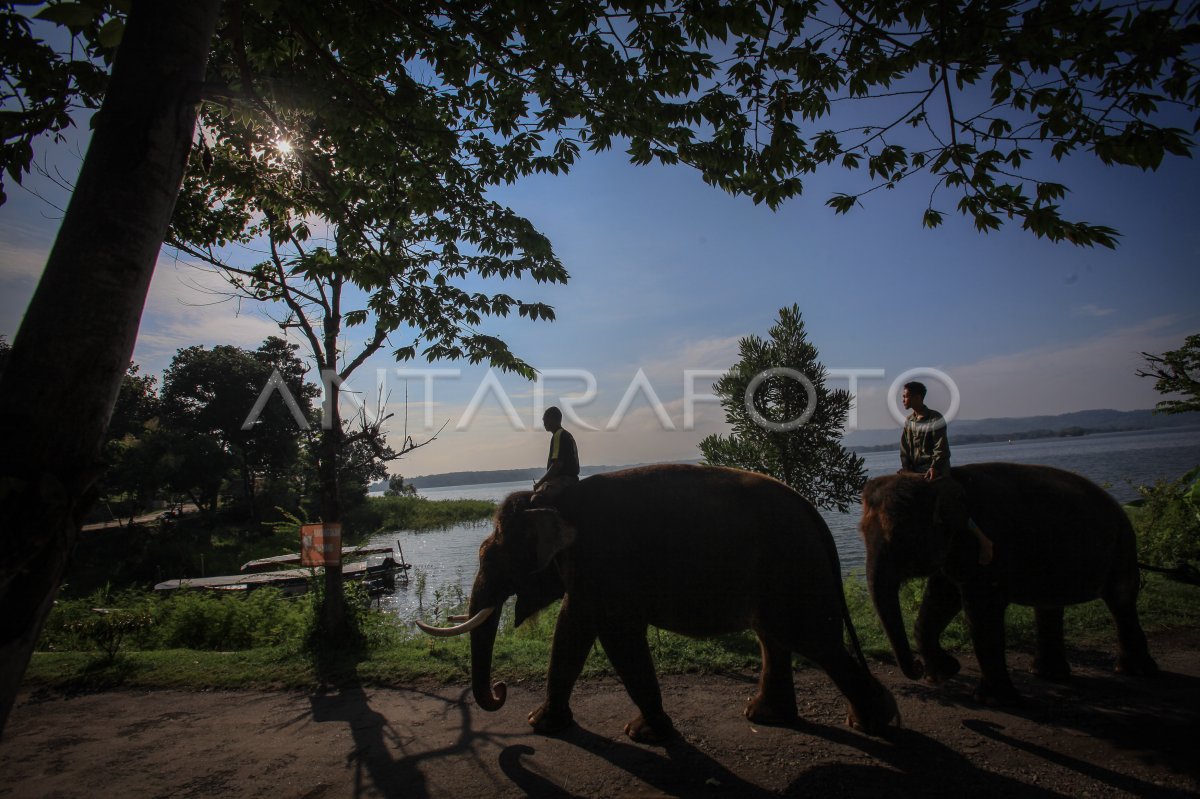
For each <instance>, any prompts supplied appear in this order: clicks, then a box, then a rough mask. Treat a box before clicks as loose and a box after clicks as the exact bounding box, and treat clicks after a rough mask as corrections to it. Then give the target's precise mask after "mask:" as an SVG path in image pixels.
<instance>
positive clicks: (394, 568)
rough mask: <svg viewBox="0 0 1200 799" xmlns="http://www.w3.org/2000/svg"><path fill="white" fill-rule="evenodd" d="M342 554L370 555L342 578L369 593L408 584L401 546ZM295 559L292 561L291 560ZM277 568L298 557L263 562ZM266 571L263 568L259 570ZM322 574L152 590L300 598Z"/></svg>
mask: <svg viewBox="0 0 1200 799" xmlns="http://www.w3.org/2000/svg"><path fill="white" fill-rule="evenodd" d="M342 551H343V552H344V553H353V554H358V555H362V554H369V557H368V558H367V559H366V560H361V561H356V562H354V563H345V564H343V565H342V578H343V579H344V580H348V581H363V582H364V584H366V585H367V587H368V589H369V590H371V591H372V592H377V593H383V592H386V591H389V590H392V589H393V588H394V587H395V581H396V579H397V578H399V579H400V580H402V581H404V582H407V581H408V571H409V569H411V568H412V564H411V563H407V562H406V561H405V560H404V550H403V549H401V548H400V542H399V541H397V542H396V549H395V550H393V549H392V547H382V546H374V547H362V548H354V547H347V548H346V549H343V550H342ZM293 558H294V560H293ZM262 561H271V562H273V563H275V564H277V565H289V564H292V563H299V562H300V555H299V554H295V555H281V556H279V557H278V559H275V558H263V559H262ZM262 561H250V562H249V563H247V564H245V565H244V566H242V569H243V570H246V569H247V567H248V566H250V565H251V564H254V563H260V562H262ZM260 568H265V567H260ZM322 571H323V567H321V566H316V567H309V568H302V569H277V570H276V571H257V572H253V573H250V574H229V575H221V576H217V577H181V578H179V579H175V580H165V581H163V582H161V583H159V584H158V585H156V586H154V590H155V591H164V592H166V591H178V590H179V589H181V588H200V589H205V590H210V591H235V592H243V591H252V590H254V589H255V588H264V587H271V588H278V589H280V590H281V591H283V592H284V593H285V594H289V595H292V594H303V593H306V592H307V591H308V587H309V583H310V581H311V580H312V578H313V576H314V575H316V574H319V573H320V572H322Z"/></svg>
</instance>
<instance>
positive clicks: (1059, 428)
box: [842, 409, 1200, 449]
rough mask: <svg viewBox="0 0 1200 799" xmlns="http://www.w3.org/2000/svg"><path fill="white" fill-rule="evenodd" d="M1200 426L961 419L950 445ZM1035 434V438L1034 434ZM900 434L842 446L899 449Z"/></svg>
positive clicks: (1075, 415)
mask: <svg viewBox="0 0 1200 799" xmlns="http://www.w3.org/2000/svg"><path fill="white" fill-rule="evenodd" d="M1189 427H1200V417H1198V416H1197V415H1196V414H1187V413H1181V414H1176V415H1174V416H1168V415H1166V414H1161V413H1160V414H1156V413H1154V411H1152V410H1143V411H1114V410H1107V409H1100V410H1091V411H1074V412H1072V413H1063V414H1059V415H1057V416H1022V417H1012V418H996V419H960V420H957V421H954V422H951V423H950V443H951V444H954V443H958V444H970V443H981V442H984V441H1002V440H1005V439H1008V438H1013V439H1020V438H1032V437H1037V438H1051V437H1055V436H1073V435H1086V434H1088V433H1117V432H1123V431H1126V430H1166V429H1171V428H1181V429H1182V428H1189ZM1034 434H1036V435H1034ZM899 439H900V431H899V429H898V428H893V429H890V430H856V431H854V432H853V433H848V434H847V435H846V437H845V438H843V439H842V443H843V444H845V445H846V446H847V447H850V448H851V449H861V448H876V447H881V446H884V445H889V444H890V445H893V446H898V443H899Z"/></svg>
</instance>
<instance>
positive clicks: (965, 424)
mask: <svg viewBox="0 0 1200 799" xmlns="http://www.w3.org/2000/svg"><path fill="white" fill-rule="evenodd" d="M1196 427H1200V417H1198V416H1197V414H1188V413H1182V414H1176V415H1174V416H1168V415H1166V414H1155V413H1154V411H1151V410H1144V411H1114V410H1103V409H1102V410H1092V411H1075V412H1073V413H1064V414H1059V415H1057V416H1024V417H1013V418H997V419H962V420H958V421H954V422H951V425H950V443H951V444H971V443H982V442H985V441H1004V440H1007V439H1010V438H1011V439H1023V438H1055V437H1059V436H1081V435H1087V434H1089V433H1117V432H1123V431H1127V430H1166V429H1171V428H1179V429H1186V428H1196ZM899 440H900V431H899V429H896V428H893V429H890V430H856V431H854V432H853V433H849V434H847V435H846V437H845V438H844V439H842V443H843V444H845V445H846V446H847V447H849V448H850V449H853V450H858V451H866V450H871V449H887V448H896V447H898V445H899ZM698 461H699V459H696V460H695V461H691V462H692V463H696V462H698ZM625 468H628V466H584V467H583V468H582V470H581V473H582V475H583V476H585V477H586V476H587V475H590V474H599V473H600V472H612V471H616V470H618V469H625ZM545 471H546V470H545V469H544V468H538V467H532V468H528V469H495V470H488V471H472V472H447V473H445V474H429V475H421V476H420V477H410V478H406V479H405V483H407V484H408V485H412V486H415V487H416V488H441V487H444V486H458V485H486V484H488V483H515V482H518V481H521V480H525V481H528V482H529V483H530V485H531V486H532V484H533V481H534V480H536V479H538V478H539V477H541V476H542V475H543V474H544V473H545ZM386 488H387V482H386V481H384V482H379V483H376V484H374V485H372V486H371V490H372V491H383V490H384V489H386Z"/></svg>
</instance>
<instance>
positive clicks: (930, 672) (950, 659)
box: [925, 652, 962, 685]
mask: <svg viewBox="0 0 1200 799" xmlns="http://www.w3.org/2000/svg"><path fill="white" fill-rule="evenodd" d="M960 669H962V664H960V663H959V662H958V659H957V658H955V657H954V656H953V655H951V654H950V653H948V652H934V653H932V654H929V655H926V656H925V679H926V680H927V681H928V682H931V683H933V684H934V685H937V684H938V683H942V682H945V681H946V680H948V679H950V678H951V677H953V676H954V675H955V674H958V672H959V670H960Z"/></svg>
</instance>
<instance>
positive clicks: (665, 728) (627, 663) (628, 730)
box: [600, 625, 675, 743]
mask: <svg viewBox="0 0 1200 799" xmlns="http://www.w3.org/2000/svg"><path fill="white" fill-rule="evenodd" d="M600 643H601V645H603V646H604V652H605V654H607V655H608V659H609V661H610V662H611V663H612V664H613V668H614V669H616V672H617V675H618V676H619V677H620V678H621V682H623V683H624V684H625V690H626V691H628V692H629V698H630V699H632V700H633V703H634V704H635V705H637V708H638V710H640V711H641V715H639V716H638V717H637V718H635V719H633V720H632V721H630V722H629V723H628V724H626V725H625V734H626V735H628V736H629V737H630V738H632V739H633V740H635V741H638V742H639V743H662V742H664V741H667V740H669V739H670V738H673V737H674V736H675V725H674V724H672V723H671V719H670V717H669V716H667V714H666V713H665V712H664V711H663V706H662V691H660V690H659V687H658V675H657V674H655V673H654V659H653V658H652V657H651V656H650V645H649V643H647V641H646V627H645V626H644V625H643V626H641V627H639V628H636V629H634V628H622V629H614V630H603V631H601V633H600Z"/></svg>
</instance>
